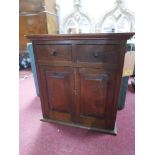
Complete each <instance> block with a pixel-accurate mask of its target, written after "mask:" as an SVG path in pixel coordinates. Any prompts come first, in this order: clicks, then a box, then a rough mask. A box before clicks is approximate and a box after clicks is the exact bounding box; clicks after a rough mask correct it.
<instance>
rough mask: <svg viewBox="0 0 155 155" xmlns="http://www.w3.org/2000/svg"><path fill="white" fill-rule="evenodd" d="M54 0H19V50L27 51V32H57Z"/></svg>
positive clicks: (21, 51)
mask: <svg viewBox="0 0 155 155" xmlns="http://www.w3.org/2000/svg"><path fill="white" fill-rule="evenodd" d="M55 6H56V4H55V0H52V1H51V0H20V1H19V52H20V53H23V52H24V53H25V52H27V43H28V40H27V39H26V38H25V37H24V35H27V34H51V33H57V29H58V24H57V15H56V9H55Z"/></svg>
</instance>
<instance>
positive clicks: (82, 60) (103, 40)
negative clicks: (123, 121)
mask: <svg viewBox="0 0 155 155" xmlns="http://www.w3.org/2000/svg"><path fill="white" fill-rule="evenodd" d="M133 35H134V33H110V34H109V33H108V34H107V33H106V34H81V35H77V34H76V35H29V36H27V37H28V38H29V39H30V40H31V41H32V42H33V47H34V55H35V61H36V68H37V75H38V80H39V91H40V99H41V105H42V112H43V120H44V121H48V122H49V121H51V122H58V123H61V124H67V125H71V126H76V127H83V128H87V129H93V130H98V131H103V132H107V133H113V134H116V129H115V121H116V115H117V103H118V97H119V91H120V84H121V77H122V69H123V63H124V55H125V51H126V41H127V39H129V38H130V37H131V36H133Z"/></svg>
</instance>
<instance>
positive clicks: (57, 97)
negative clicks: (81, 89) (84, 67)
mask: <svg viewBox="0 0 155 155" xmlns="http://www.w3.org/2000/svg"><path fill="white" fill-rule="evenodd" d="M40 73H41V76H40V78H41V80H40V81H41V87H42V92H41V94H42V97H41V99H42V100H43V103H44V105H42V106H43V107H44V110H43V113H44V114H45V115H44V116H46V118H47V119H52V120H58V121H67V122H70V121H72V118H73V115H74V113H73V105H74V103H73V101H74V100H73V90H74V79H73V77H74V74H73V69H72V68H71V67H50V66H47V67H40Z"/></svg>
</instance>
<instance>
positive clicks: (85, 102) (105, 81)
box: [79, 68, 116, 128]
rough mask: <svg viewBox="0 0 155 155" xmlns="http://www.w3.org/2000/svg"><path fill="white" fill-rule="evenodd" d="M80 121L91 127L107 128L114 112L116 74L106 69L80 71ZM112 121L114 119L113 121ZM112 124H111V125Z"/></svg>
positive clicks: (84, 69) (83, 69) (82, 69)
mask: <svg viewBox="0 0 155 155" xmlns="http://www.w3.org/2000/svg"><path fill="white" fill-rule="evenodd" d="M79 78H80V80H79V85H80V86H79V89H80V90H79V91H80V92H79V121H80V123H82V124H84V125H86V126H90V127H100V128H103V127H104V128H105V127H106V123H107V120H108V121H109V120H110V119H111V118H108V116H109V112H114V111H112V109H113V108H112V107H111V106H113V98H114V88H115V83H114V81H115V78H116V74H115V73H114V72H109V71H106V70H104V69H86V68H81V69H79ZM111 121H112V119H111ZM109 124H110V123H109Z"/></svg>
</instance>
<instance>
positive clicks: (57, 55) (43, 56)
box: [36, 44, 72, 61]
mask: <svg viewBox="0 0 155 155" xmlns="http://www.w3.org/2000/svg"><path fill="white" fill-rule="evenodd" d="M36 48H37V50H36V51H37V59H38V60H41V61H51V60H52V61H71V58H72V57H71V45H62V44H60V45H58V44H57V45H45V44H42V45H37V47H36Z"/></svg>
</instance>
